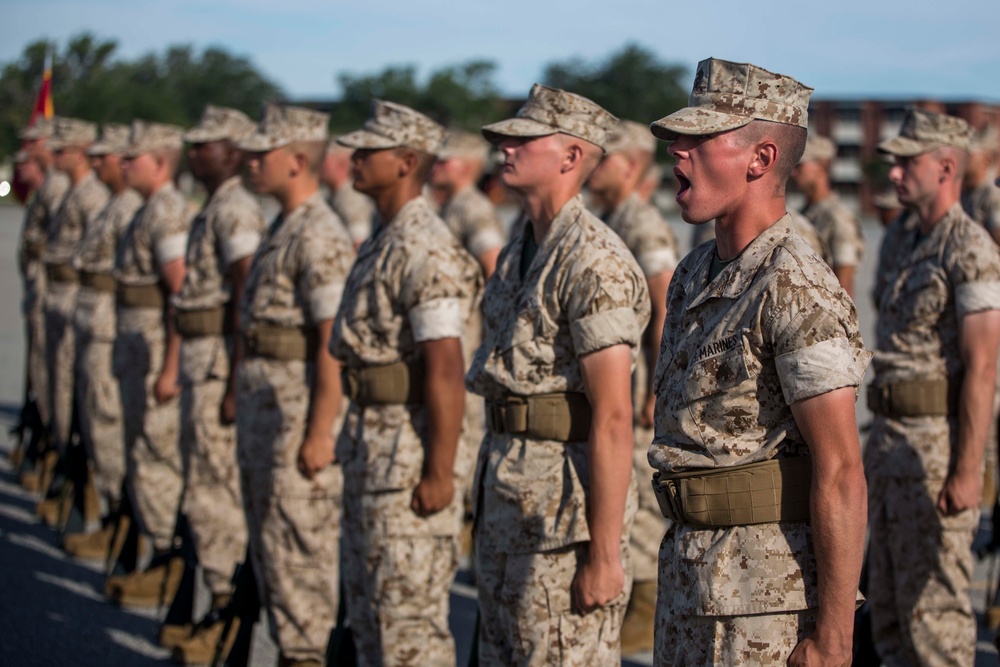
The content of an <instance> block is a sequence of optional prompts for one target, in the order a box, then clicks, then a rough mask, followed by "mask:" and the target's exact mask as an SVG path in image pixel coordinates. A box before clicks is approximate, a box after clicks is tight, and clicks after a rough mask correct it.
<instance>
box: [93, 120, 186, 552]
mask: <svg viewBox="0 0 1000 667" xmlns="http://www.w3.org/2000/svg"><path fill="white" fill-rule="evenodd" d="M157 144H159V146H157ZM167 145H169V146H174V145H175V146H176V148H177V149H180V147H181V130H180V128H175V127H173V126H168V125H158V124H154V123H146V122H144V121H132V129H131V132H130V137H129V149H128V152H127V153H126V154H127V155H128V154H132V155H135V154H138V153H139V152H141V151H142V150H152V149H153V148H152V147H153V146H157V147H161V146H167ZM145 146H149V148H145ZM191 217H192V216H191V211H190V209H189V207H188V205H187V203H186V202H185V201H184V197H183V195H181V193H180V192H178V191H177V188H175V187H174V185H173V183H166V184H165V185H163V186H162V187H161V188H160V189H159V190H157V191H156V192H154V193H153V194H152V195H151V196H150V197H149V198H148V199H146V201H145V202H144V203H143V205H142V207H141V208H139V210H138V211H137V212H136V214H135V216H134V217H133V218H132V221H131V222H130V223H129V225H128V228H127V229H126V231H125V236H124V237H123V238H122V240H121V243H120V244H119V246H118V254H117V255H116V257H115V270H114V275H115V279H116V280H117V281H118V283H119V286H120V287H142V286H145V287H148V286H158V287H159V288H160V289H161V291H162V285H161V284H160V271H161V270H162V267H163V266H164V265H165V264H167V263H169V262H173V261H175V260H178V259H183V257H184V249H185V246H186V245H187V237H188V231H189V230H190V226H191ZM164 300H165V296H164ZM116 316H117V322H116V327H117V332H118V335H117V337H116V339H115V344H114V351H113V353H112V363H113V368H114V373H115V376H116V377H117V378H118V382H119V386H120V389H121V398H122V420H123V424H124V430H125V456H126V466H127V468H126V480H127V482H128V487H129V492H130V493H131V494H132V497H133V500H134V501H135V507H136V509H137V510H138V515H139V518H140V520H141V521H142V524H143V526H144V527H145V529H146V531H147V532H148V533H149V534H150V536H151V537H152V540H153V546H154V547H155V548H156V549H157V550H158V551H165V550H167V549H169V548H170V545H171V540H172V537H173V534H174V523H175V520H176V518H177V510H178V506H179V505H180V498H181V488H182V485H183V477H182V471H181V454H180V399H179V397H174V398H172V399H170V400H169V401H167V402H165V403H159V402H157V400H156V397H155V396H154V394H153V389H154V386H155V384H156V380H157V378H158V377H159V375H160V372H161V370H162V368H163V356H164V351H165V346H166V334H167V332H166V328H165V326H164V318H165V316H166V306H165V305H164V306H163V307H159V306H128V305H126V304H124V303H123V302H122V301H121V300H119V302H118V306H117V310H116Z"/></svg>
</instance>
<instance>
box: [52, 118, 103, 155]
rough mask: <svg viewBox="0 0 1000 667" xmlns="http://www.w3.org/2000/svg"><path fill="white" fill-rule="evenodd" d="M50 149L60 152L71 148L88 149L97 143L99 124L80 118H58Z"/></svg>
mask: <svg viewBox="0 0 1000 667" xmlns="http://www.w3.org/2000/svg"><path fill="white" fill-rule="evenodd" d="M53 127H54V129H53V133H52V138H51V139H49V149H50V150H53V151H60V150H62V149H64V148H69V147H71V146H82V147H84V148H86V147H87V146H90V144H92V143H94V142H95V141H97V124H96V123H91V122H90V121H89V120H80V119H79V118H65V117H60V118H57V119H56V121H55V124H54V126H53Z"/></svg>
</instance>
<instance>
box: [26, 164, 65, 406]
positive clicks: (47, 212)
mask: <svg viewBox="0 0 1000 667" xmlns="http://www.w3.org/2000/svg"><path fill="white" fill-rule="evenodd" d="M69 185H70V183H69V177H68V176H67V175H66V174H64V173H62V172H61V171H56V170H55V169H49V170H48V171H47V172H46V175H45V180H44V181H43V182H42V185H41V187H39V188H38V192H36V193H35V194H34V195H32V197H31V199H30V200H29V201H28V204H27V206H26V207H25V212H24V225H23V227H22V228H21V237H20V239H19V241H18V253H17V255H18V266H19V267H20V269H21V277H22V279H23V284H24V301H23V305H22V312H23V313H24V320H25V324H26V329H27V331H26V332H25V333H26V336H25V337H26V339H27V341H28V360H27V361H28V381H29V383H30V384H31V392H32V394H33V395H34V398H35V404H36V405H37V406H38V413H39V415H40V416H41V418H42V423H44V424H49V422H50V420H51V418H52V411H51V410H50V409H49V372H48V367H47V365H46V363H45V285H46V282H47V280H46V276H45V264H44V263H43V262H42V255H43V254H44V252H45V243H46V239H47V238H48V227H49V221H50V220H51V219H53V218H54V217H55V215H56V212H58V210H59V207H60V206H61V205H62V201H63V199H64V198H65V197H66V193H67V192H69Z"/></svg>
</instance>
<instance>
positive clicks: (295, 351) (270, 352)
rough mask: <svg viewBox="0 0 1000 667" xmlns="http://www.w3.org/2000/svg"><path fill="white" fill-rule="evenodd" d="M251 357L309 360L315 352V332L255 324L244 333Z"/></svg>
mask: <svg viewBox="0 0 1000 667" xmlns="http://www.w3.org/2000/svg"><path fill="white" fill-rule="evenodd" d="M243 340H244V343H245V344H246V352H247V354H248V355H249V356H251V357H264V358H266V359H276V360H278V361H309V360H310V359H311V358H312V356H313V354H315V352H316V344H317V343H316V334H315V332H314V331H310V332H308V333H307V332H306V331H305V330H303V329H298V328H296V329H293V328H291V327H274V326H257V327H254V328H253V329H252V330H250V331H248V332H247V333H246V334H244V337H243Z"/></svg>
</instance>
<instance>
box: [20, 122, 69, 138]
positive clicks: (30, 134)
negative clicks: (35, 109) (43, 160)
mask: <svg viewBox="0 0 1000 667" xmlns="http://www.w3.org/2000/svg"><path fill="white" fill-rule="evenodd" d="M57 118H59V116H53V117H52V118H36V119H35V122H34V123H32V124H31V125H29V126H28V127H26V128H24V129H23V130H21V131H20V132H18V133H17V138H18V139H20V140H22V141H36V140H38V139H48V138H50V137H51V136H52V133H53V132H54V131H55V121H56V119H57Z"/></svg>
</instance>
